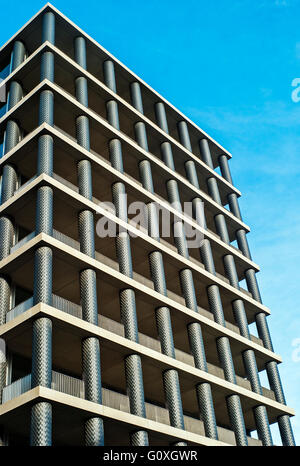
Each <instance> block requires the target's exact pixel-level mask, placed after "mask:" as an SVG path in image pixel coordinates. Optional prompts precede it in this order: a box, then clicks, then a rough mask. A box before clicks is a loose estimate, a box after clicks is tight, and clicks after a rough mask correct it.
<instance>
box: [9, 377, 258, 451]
mask: <svg viewBox="0 0 300 466" xmlns="http://www.w3.org/2000/svg"><path fill="white" fill-rule="evenodd" d="M31 388H32V386H31V374H28V375H26V376H25V377H22V378H21V379H18V380H16V381H15V382H13V383H11V384H10V385H7V386H6V387H4V388H3V390H2V403H6V402H7V401H10V400H12V399H14V398H16V397H18V396H20V395H22V394H23V393H25V392H28V391H29V390H31ZM51 388H52V390H56V391H58V392H61V393H66V394H67V395H71V396H75V397H77V398H81V399H85V384H84V380H81V379H78V378H76V377H71V376H69V375H66V374H62V373H61V372H56V371H52V382H51ZM102 404H103V405H104V406H108V407H110V408H114V409H117V410H119V411H123V412H127V413H130V406H129V398H128V396H127V395H124V394H122V393H118V392H115V391H113V390H108V389H106V388H102ZM146 418H147V419H150V420H152V421H156V422H159V423H162V424H166V425H170V419H169V413H168V410H167V409H166V408H163V407H160V406H157V405H155V404H152V403H148V402H147V403H146ZM184 424H185V430H186V431H188V432H193V433H196V434H199V435H203V436H204V435H205V432H204V426H203V422H202V421H201V420H199V419H196V418H193V417H190V416H184ZM218 433H219V439H220V440H222V441H224V442H226V443H230V444H233V445H234V444H235V440H234V434H233V432H232V431H230V430H228V429H225V428H222V427H218ZM249 440H250V438H249ZM250 441H251V443H252V444H253V445H258V444H260V442H259V441H257V440H256V439H253V441H252V439H251V440H250Z"/></svg>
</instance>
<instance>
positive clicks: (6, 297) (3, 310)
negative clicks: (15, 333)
mask: <svg viewBox="0 0 300 466" xmlns="http://www.w3.org/2000/svg"><path fill="white" fill-rule="evenodd" d="M9 310H10V280H9V278H8V277H6V276H5V275H0V325H3V324H5V322H6V314H7V313H8V311H9Z"/></svg>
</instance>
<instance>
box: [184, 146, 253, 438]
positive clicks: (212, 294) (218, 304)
mask: <svg viewBox="0 0 300 466" xmlns="http://www.w3.org/2000/svg"><path fill="white" fill-rule="evenodd" d="M185 139H187V138H185ZM199 147H200V152H201V157H202V159H203V161H204V162H205V163H206V164H207V165H208V166H210V168H213V162H212V158H211V154H210V150H209V145H208V141H207V140H206V139H201V140H200V141H199ZM187 178H188V180H189V181H190V183H192V184H193V185H194V186H195V187H196V188H198V187H199V182H198V177H197V173H196V167H195V164H194V162H192V163H190V164H189V171H187ZM208 187H209V189H210V187H211V190H212V191H214V192H215V200H218V202H220V203H221V201H220V196H219V191H218V186H217V184H216V180H215V179H214V178H213V177H211V178H209V180H208ZM195 201H196V200H195ZM200 201H201V200H200V199H197V204H200ZM196 207H197V205H196V204H195V202H194V210H195V208H196ZM222 217H223V216H222ZM221 222H222V220H221ZM203 225H204V227H205V228H206V222H205V221H204V222H203ZM203 225H202V226H203ZM225 227H226V224H225ZM225 232H226V233H227V228H225ZM200 256H201V260H202V262H203V264H204V266H205V269H206V270H207V271H209V272H210V273H212V274H213V275H216V271H215V265H214V259H213V255H212V250H211V245H210V242H209V240H208V239H207V238H206V239H204V240H203V241H202V244H201V247H200ZM207 297H208V302H209V307H210V311H211V312H212V314H213V316H214V320H215V321H216V322H217V323H219V324H220V325H223V326H225V319H224V312H223V306H222V301H221V296H220V291H219V287H218V286H217V285H210V286H208V288H207ZM216 345H217V351H218V355H219V360H220V364H221V366H222V368H223V371H224V375H225V379H226V380H228V381H230V382H231V383H236V377H235V370H234V365H233V359H232V354H231V348H230V343H229V340H228V338H227V337H220V338H218V339H217V340H216ZM234 396H235V395H234ZM236 396H237V395H236ZM238 398H239V397H238ZM228 409H229V405H228ZM230 409H231V414H230V416H229V417H230V419H231V421H233V423H232V428H233V430H234V432H235V436H236V440H237V443H238V444H239V442H241V444H243V445H246V444H247V436H246V434H245V432H246V430H245V426H244V418H243V413H242V411H241V410H240V409H238V408H237V403H233V406H231V405H230ZM234 410H236V412H235V413H234V412H233V411H234ZM241 426H243V428H242V429H241Z"/></svg>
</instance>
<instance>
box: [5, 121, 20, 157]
mask: <svg viewBox="0 0 300 466" xmlns="http://www.w3.org/2000/svg"><path fill="white" fill-rule="evenodd" d="M20 139H21V131H20V127H19V125H18V123H17V122H16V121H14V120H8V122H7V125H6V132H5V142H4V154H6V153H7V152H9V151H10V150H11V149H13V148H14V147H15V146H16V145H17V144H18V143H19V141H20Z"/></svg>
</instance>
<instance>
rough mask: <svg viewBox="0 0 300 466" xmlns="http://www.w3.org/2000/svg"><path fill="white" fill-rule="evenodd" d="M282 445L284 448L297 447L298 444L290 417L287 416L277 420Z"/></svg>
mask: <svg viewBox="0 0 300 466" xmlns="http://www.w3.org/2000/svg"><path fill="white" fill-rule="evenodd" d="M277 421H278V426H279V431H280V436H281V441H282V445H283V446H284V447H295V446H296V442H295V438H294V434H293V430H292V426H291V420H290V417H289V416H288V415H287V414H284V415H283V416H279V417H278V418H277Z"/></svg>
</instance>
